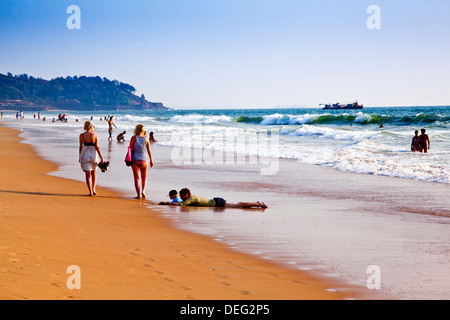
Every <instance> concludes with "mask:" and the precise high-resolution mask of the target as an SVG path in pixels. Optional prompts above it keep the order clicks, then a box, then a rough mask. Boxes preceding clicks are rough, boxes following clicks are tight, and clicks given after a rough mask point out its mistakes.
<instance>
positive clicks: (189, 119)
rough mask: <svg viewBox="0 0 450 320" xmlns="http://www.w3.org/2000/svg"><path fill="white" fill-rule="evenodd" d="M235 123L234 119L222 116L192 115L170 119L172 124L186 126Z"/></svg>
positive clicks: (176, 116)
mask: <svg viewBox="0 0 450 320" xmlns="http://www.w3.org/2000/svg"><path fill="white" fill-rule="evenodd" d="M232 121H233V118H232V117H229V116H225V115H221V116H205V115H199V114H190V115H175V116H173V117H172V118H170V119H169V122H171V123H184V124H196V123H197V124H198V123H202V124H213V123H231V122H232Z"/></svg>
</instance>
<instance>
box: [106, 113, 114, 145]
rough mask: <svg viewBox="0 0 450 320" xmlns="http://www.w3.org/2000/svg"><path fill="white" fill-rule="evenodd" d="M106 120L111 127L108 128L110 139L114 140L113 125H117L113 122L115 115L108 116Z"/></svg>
mask: <svg viewBox="0 0 450 320" xmlns="http://www.w3.org/2000/svg"><path fill="white" fill-rule="evenodd" d="M106 121H108V126H109V128H108V133H109V137H108V140H112V133H113V126H114V127H116V125H115V124H114V122H113V117H110V118H107V119H106ZM116 128H117V127H116Z"/></svg>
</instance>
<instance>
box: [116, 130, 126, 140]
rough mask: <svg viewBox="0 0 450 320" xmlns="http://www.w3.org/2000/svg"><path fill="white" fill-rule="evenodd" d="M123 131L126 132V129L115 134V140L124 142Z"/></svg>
mask: <svg viewBox="0 0 450 320" xmlns="http://www.w3.org/2000/svg"><path fill="white" fill-rule="evenodd" d="M125 133H127V132H126V131H124V132H122V133H119V134H118V135H117V142H125Z"/></svg>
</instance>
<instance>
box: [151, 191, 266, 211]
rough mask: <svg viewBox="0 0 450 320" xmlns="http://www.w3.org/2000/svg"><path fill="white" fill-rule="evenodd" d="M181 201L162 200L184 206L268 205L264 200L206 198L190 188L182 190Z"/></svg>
mask: <svg viewBox="0 0 450 320" xmlns="http://www.w3.org/2000/svg"><path fill="white" fill-rule="evenodd" d="M180 198H181V200H182V201H181V202H160V203H159V204H161V205H175V206H182V207H216V208H241V209H244V208H248V209H249V208H255V207H256V208H261V209H266V208H267V205H266V204H265V203H264V202H259V201H257V202H238V203H232V202H227V201H226V200H225V199H223V198H213V199H206V198H203V197H199V196H196V195H193V194H191V191H190V190H189V189H188V188H184V189H181V190H180Z"/></svg>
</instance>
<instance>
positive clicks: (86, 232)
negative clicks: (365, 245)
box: [0, 127, 358, 300]
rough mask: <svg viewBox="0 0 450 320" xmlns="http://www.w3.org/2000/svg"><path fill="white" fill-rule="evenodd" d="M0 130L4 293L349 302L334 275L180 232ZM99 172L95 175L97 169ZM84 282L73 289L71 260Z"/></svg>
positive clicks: (0, 290)
mask: <svg viewBox="0 0 450 320" xmlns="http://www.w3.org/2000/svg"><path fill="white" fill-rule="evenodd" d="M20 141H21V139H20V138H19V137H18V131H15V130H12V129H9V128H5V127H0V166H1V168H2V169H1V170H0V203H1V207H0V299H281V300H291V299H345V298H358V293H357V291H352V290H353V289H354V288H351V287H350V286H348V287H347V288H345V290H341V291H339V292H330V291H327V289H329V288H336V287H342V284H341V283H339V282H338V281H336V282H333V281H332V280H330V279H323V278H319V277H315V276H314V275H312V274H310V273H308V272H302V271H299V270H293V269H289V268H283V267H281V266H280V265H278V264H276V263H273V262H271V261H266V260H264V259H259V258H255V257H253V256H250V255H247V254H242V253H239V252H237V251H234V250H231V249H229V248H228V247H227V246H226V245H224V244H222V243H218V242H217V241H213V240H211V239H210V238H209V237H206V236H202V235H198V234H193V233H190V232H186V231H182V230H179V229H176V228H174V227H173V226H172V224H171V223H170V222H169V221H168V220H167V219H162V218H161V213H160V212H158V211H155V210H150V209H149V208H148V205H147V203H145V201H142V200H130V199H129V198H128V197H127V196H124V195H123V194H120V193H118V192H116V191H113V190H109V189H105V188H101V187H98V189H97V191H98V196H96V197H88V196H87V187H86V185H85V184H84V183H82V182H79V181H73V180H68V179H64V178H59V177H55V176H50V175H48V174H47V173H49V172H53V171H56V170H57V167H56V165H55V164H53V163H50V162H48V161H45V160H43V159H42V158H40V157H39V156H37V155H36V153H35V152H34V151H33V148H32V147H31V146H29V145H27V144H23V143H19V142H20ZM99 174H100V173H99ZM72 265H76V266H78V267H79V268H80V271H81V277H80V280H81V282H80V284H81V289H72V290H70V289H69V288H68V287H67V279H68V278H69V276H70V275H71V274H68V273H67V268H68V267H69V266H72Z"/></svg>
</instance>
